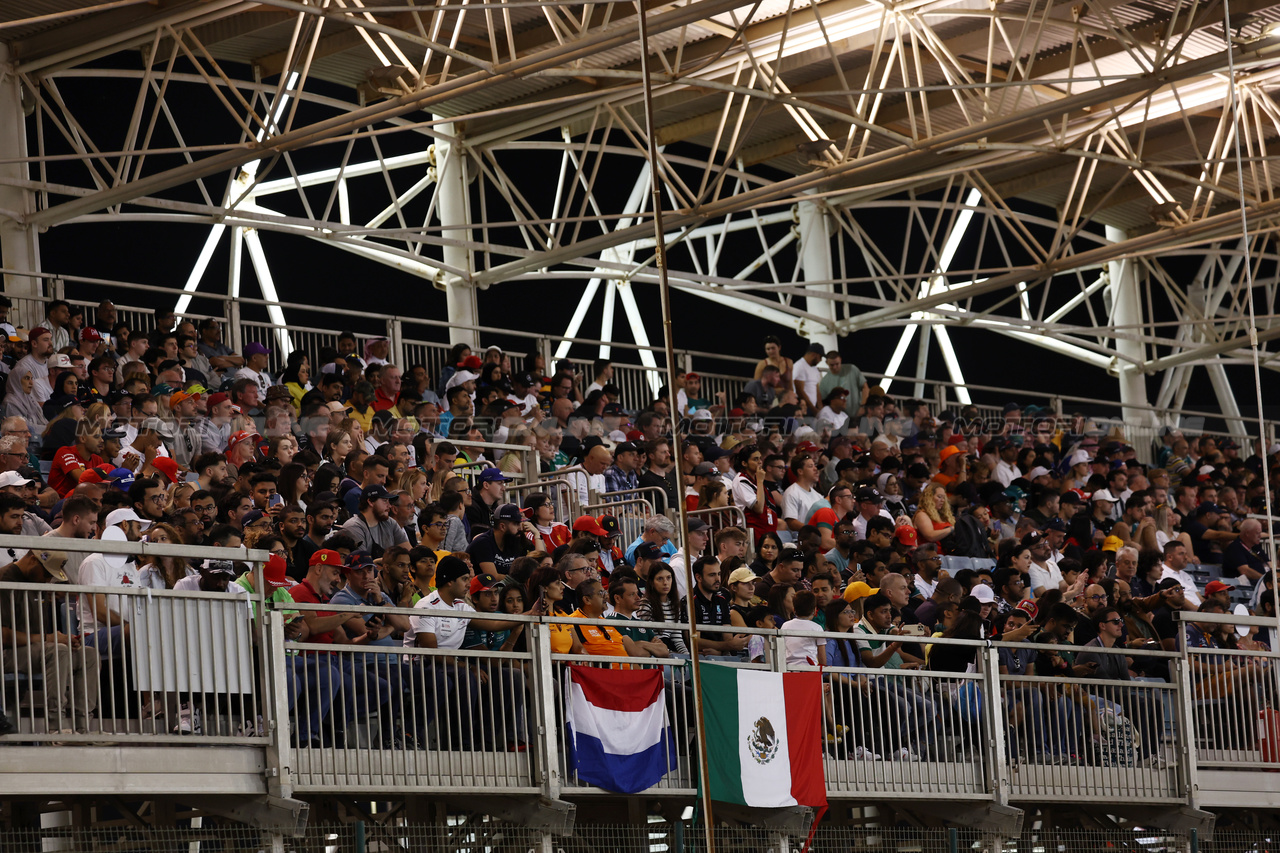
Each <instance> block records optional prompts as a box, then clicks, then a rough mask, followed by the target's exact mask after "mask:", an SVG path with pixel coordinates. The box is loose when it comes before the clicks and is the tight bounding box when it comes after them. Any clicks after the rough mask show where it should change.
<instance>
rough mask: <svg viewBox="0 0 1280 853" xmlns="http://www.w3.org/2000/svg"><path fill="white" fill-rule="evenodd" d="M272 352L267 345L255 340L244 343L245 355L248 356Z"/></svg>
mask: <svg viewBox="0 0 1280 853" xmlns="http://www.w3.org/2000/svg"><path fill="white" fill-rule="evenodd" d="M270 354H271V350H269V349H267V348H266V347H265V346H263V345H262V344H260V343H258V342H257V341H253V342H252V343H247V344H245V345H244V356H245V357H246V358H247V357H249V356H251V355H270Z"/></svg>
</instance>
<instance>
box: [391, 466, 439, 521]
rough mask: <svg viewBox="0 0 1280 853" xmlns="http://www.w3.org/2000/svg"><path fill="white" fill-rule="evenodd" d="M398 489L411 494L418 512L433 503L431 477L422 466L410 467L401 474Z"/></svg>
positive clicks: (410, 497)
mask: <svg viewBox="0 0 1280 853" xmlns="http://www.w3.org/2000/svg"><path fill="white" fill-rule="evenodd" d="M396 489H398V490H399V491H402V492H404V493H406V494H407V495H409V499H410V500H411V501H413V505H414V507H416V508H417V510H418V512H421V511H422V510H424V509H426V508H427V504H429V503H431V494H430V493H431V478H430V477H428V476H427V474H426V472H425V471H423V470H422V469H421V468H410V469H409V470H408V471H405V472H404V473H403V474H401V475H400V482H399V483H397V484H396ZM415 516H416V514H415Z"/></svg>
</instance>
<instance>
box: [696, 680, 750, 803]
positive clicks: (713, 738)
mask: <svg viewBox="0 0 1280 853" xmlns="http://www.w3.org/2000/svg"><path fill="white" fill-rule="evenodd" d="M699 674H700V675H701V676H702V714H703V722H704V723H705V728H706V733H707V777H708V778H709V779H710V782H711V799H713V800H719V801H720V802H722V803H741V804H743V805H746V803H747V799H746V796H745V795H744V794H743V793H742V768H741V767H740V766H739V758H738V742H737V738H738V671H737V670H736V669H734V668H733V667H729V666H722V665H719V664H714V663H704V664H702V665H701V666H700V667H699Z"/></svg>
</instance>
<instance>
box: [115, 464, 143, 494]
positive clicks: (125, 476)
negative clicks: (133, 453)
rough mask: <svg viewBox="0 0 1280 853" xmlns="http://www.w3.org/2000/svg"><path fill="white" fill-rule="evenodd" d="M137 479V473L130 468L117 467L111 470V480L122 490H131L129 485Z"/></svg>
mask: <svg viewBox="0 0 1280 853" xmlns="http://www.w3.org/2000/svg"><path fill="white" fill-rule="evenodd" d="M136 479H137V475H136V474H134V473H133V472H132V471H130V470H129V469H128V468H115V469H113V470H112V471H111V482H112V483H113V484H115V487H116V488H117V489H119V490H120V491H122V492H127V491H129V487H130V486H132V485H133V481H134V480H136Z"/></svg>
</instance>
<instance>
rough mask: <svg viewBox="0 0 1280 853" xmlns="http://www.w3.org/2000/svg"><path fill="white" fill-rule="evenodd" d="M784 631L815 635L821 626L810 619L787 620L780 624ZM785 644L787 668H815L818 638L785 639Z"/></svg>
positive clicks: (820, 629)
mask: <svg viewBox="0 0 1280 853" xmlns="http://www.w3.org/2000/svg"><path fill="white" fill-rule="evenodd" d="M782 630H784V631H812V632H813V633H815V634H817V633H819V632H821V631H822V626H821V625H819V624H818V623H817V622H814V621H813V620H812V619H788V620H787V621H786V622H783V623H782ZM784 640H785V641H786V644H787V666H817V665H818V638H817V637H813V638H812V639H810V638H809V637H785V638H784Z"/></svg>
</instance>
